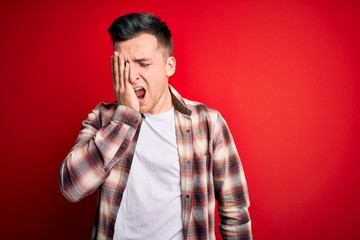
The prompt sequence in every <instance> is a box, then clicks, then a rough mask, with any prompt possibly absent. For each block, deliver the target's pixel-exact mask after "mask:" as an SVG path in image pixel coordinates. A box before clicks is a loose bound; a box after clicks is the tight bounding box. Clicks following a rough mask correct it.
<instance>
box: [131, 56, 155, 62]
mask: <svg viewBox="0 0 360 240" xmlns="http://www.w3.org/2000/svg"><path fill="white" fill-rule="evenodd" d="M132 60H133V61H134V62H147V61H151V60H152V59H151V58H146V57H143V58H133V59H132Z"/></svg>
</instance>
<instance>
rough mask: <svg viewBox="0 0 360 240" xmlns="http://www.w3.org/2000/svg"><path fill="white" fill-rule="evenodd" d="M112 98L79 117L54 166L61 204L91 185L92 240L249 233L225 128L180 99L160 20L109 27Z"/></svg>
mask: <svg viewBox="0 0 360 240" xmlns="http://www.w3.org/2000/svg"><path fill="white" fill-rule="evenodd" d="M109 33H110V35H111V38H112V40H113V44H114V55H113V56H112V73H113V82H114V94H115V97H116V102H115V103H112V104H104V103H101V104H99V105H98V106H97V107H96V108H95V109H94V110H93V111H92V113H90V114H89V116H88V118H87V119H86V120H85V121H84V122H83V125H82V129H81V131H80V133H79V136H78V139H77V141H76V144H75V146H74V147H73V149H72V150H71V152H70V153H69V155H68V156H67V157H66V159H65V161H64V162H63V164H62V165H61V167H60V170H59V175H60V188H61V191H62V193H63V195H64V196H65V197H66V198H67V199H68V200H69V201H74V202H75V201H79V200H81V199H82V198H84V197H86V196H88V195H89V194H91V193H93V192H94V191H95V190H96V189H98V188H99V189H100V191H99V194H100V196H99V203H98V212H97V220H96V224H95V228H94V234H93V238H94V239H154V240H159V239H160V240H161V239H164V240H168V239H176V240H180V239H215V233H214V228H215V199H216V200H217V201H218V209H219V214H220V219H221V222H220V225H219V228H220V232H221V234H222V237H223V239H251V238H252V235H251V221H250V217H249V212H248V207H249V198H248V190H247V185H246V180H245V176H244V172H243V168H242V165H241V162H240V158H239V156H238V153H237V150H236V147H235V144H234V141H233V139H232V137H231V134H230V131H229V129H228V127H227V125H226V123H225V121H224V119H223V118H222V117H221V115H220V114H219V113H218V112H217V111H216V110H214V109H211V108H208V107H206V106H205V105H203V104H201V103H197V102H193V101H189V100H187V99H184V98H182V97H181V96H180V95H179V93H177V92H176V91H175V89H174V88H172V87H171V86H170V85H169V83H168V78H169V77H170V76H172V75H173V74H174V72H175V66H176V61H175V58H174V57H173V56H172V37H171V32H170V30H169V29H168V27H167V25H166V24H165V23H164V22H162V21H161V20H160V19H159V18H158V17H156V16H154V15H151V14H146V13H132V14H128V15H125V16H122V17H120V18H118V19H116V20H115V21H114V22H113V23H112V25H111V26H110V28H109Z"/></svg>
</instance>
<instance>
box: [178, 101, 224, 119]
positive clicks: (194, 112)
mask: <svg viewBox="0 0 360 240" xmlns="http://www.w3.org/2000/svg"><path fill="white" fill-rule="evenodd" d="M184 103H185V105H186V107H187V108H188V109H189V110H190V111H191V118H192V119H199V120H207V121H210V122H216V121H218V118H219V117H220V118H221V114H220V112H219V111H218V110H216V109H214V108H212V107H209V106H207V105H206V104H204V103H201V102H197V101H192V100H189V99H185V98H184Z"/></svg>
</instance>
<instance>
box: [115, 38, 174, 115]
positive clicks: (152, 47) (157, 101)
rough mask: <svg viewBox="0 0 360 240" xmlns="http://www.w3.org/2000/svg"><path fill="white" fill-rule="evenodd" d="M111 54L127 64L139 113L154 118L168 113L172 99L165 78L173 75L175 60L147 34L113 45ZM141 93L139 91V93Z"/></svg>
mask: <svg viewBox="0 0 360 240" xmlns="http://www.w3.org/2000/svg"><path fill="white" fill-rule="evenodd" d="M114 51H118V52H119V54H120V55H123V57H124V60H125V62H128V63H129V64H130V72H129V82H130V83H131V85H132V87H133V89H134V90H137V91H136V95H137V97H138V100H139V103H140V112H141V113H150V114H157V113H161V112H164V111H167V110H168V109H169V105H170V106H172V105H171V104H172V103H171V95H170V92H169V87H168V78H169V77H170V76H172V75H173V74H174V72H175V59H174V58H173V57H168V56H167V55H166V54H165V49H164V47H162V46H160V45H159V44H158V41H157V39H156V38H155V37H154V36H153V35H151V34H147V33H143V34H140V35H138V36H137V37H135V38H132V39H130V40H127V41H121V42H115V44H114ZM139 89H140V90H139Z"/></svg>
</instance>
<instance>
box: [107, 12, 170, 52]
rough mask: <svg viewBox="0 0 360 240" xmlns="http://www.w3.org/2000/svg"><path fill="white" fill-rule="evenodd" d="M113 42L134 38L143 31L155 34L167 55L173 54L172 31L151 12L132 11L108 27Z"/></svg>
mask: <svg viewBox="0 0 360 240" xmlns="http://www.w3.org/2000/svg"><path fill="white" fill-rule="evenodd" d="M108 32H109V34H110V36H111V40H112V41H113V43H115V42H122V41H126V40H129V39H132V38H134V37H136V36H138V35H140V34H142V33H148V34H151V35H153V36H154V37H155V38H156V39H157V42H158V44H159V46H160V47H162V48H164V50H165V52H164V53H165V57H170V56H172V50H173V49H172V48H173V47H172V37H171V31H170V30H169V28H168V26H167V25H166V23H165V22H163V21H162V20H161V19H160V18H159V17H157V16H155V15H152V14H150V13H130V14H127V15H124V16H121V17H119V18H117V19H115V21H114V22H113V23H112V24H111V26H110V27H109V29H108Z"/></svg>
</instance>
